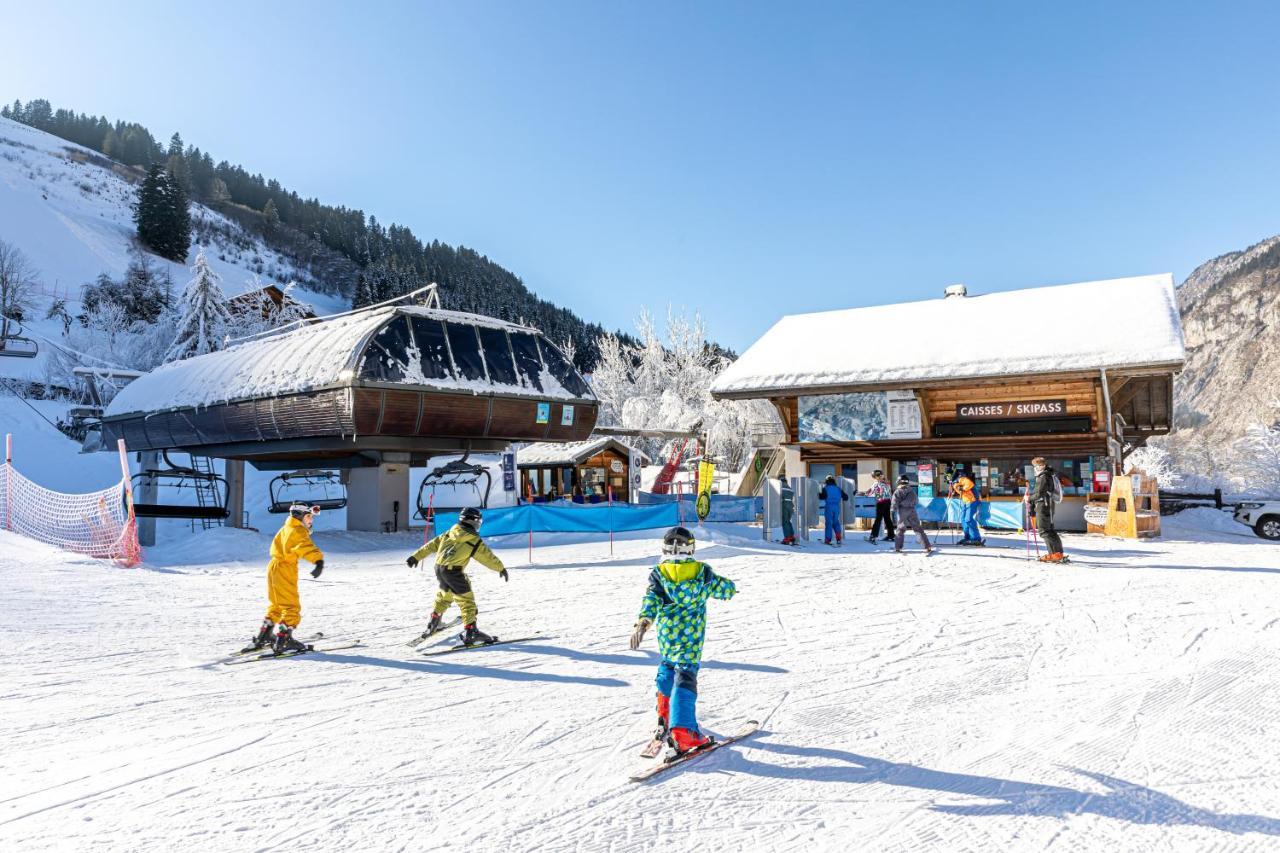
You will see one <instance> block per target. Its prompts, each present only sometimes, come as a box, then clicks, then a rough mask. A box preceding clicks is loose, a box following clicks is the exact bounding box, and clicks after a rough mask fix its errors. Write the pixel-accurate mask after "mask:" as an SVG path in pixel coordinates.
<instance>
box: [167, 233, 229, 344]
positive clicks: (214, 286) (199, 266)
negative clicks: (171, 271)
mask: <svg viewBox="0 0 1280 853" xmlns="http://www.w3.org/2000/svg"><path fill="white" fill-rule="evenodd" d="M191 271H192V272H193V273H195V276H194V277H193V278H192V279H191V281H190V283H189V284H187V288H186V290H184V291H183V293H182V300H181V301H180V303H179V305H178V310H179V317H178V333H177V334H176V335H175V336H174V338H173V343H172V344H171V345H170V346H169V349H168V351H167V352H165V354H164V360H165V361H166V362H169V361H176V360H178V359H180V358H190V357H191V356H195V355H204V354H205V353H207V352H213V351H214V350H216V349H218V347H219V345H220V343H221V340H222V335H223V333H224V332H225V330H226V328H227V326H228V325H230V323H231V315H230V313H229V312H228V311H227V300H226V297H225V296H224V295H223V293H222V287H221V286H220V285H219V284H218V281H219V278H218V274H217V273H215V272H214V271H213V269H212V268H211V267H210V266H209V262H208V261H207V260H205V257H204V250H201V251H200V252H199V253H198V254H197V255H196V263H195V266H193V267H192V268H191Z"/></svg>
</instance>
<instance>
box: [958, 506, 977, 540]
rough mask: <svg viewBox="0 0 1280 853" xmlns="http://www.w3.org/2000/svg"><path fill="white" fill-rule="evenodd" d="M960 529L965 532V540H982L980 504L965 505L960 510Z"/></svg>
mask: <svg viewBox="0 0 1280 853" xmlns="http://www.w3.org/2000/svg"><path fill="white" fill-rule="evenodd" d="M960 529H961V530H963V531H964V538H965V539H969V540H972V541H977V540H979V539H981V538H982V531H980V530H979V529H978V502H977V501H974V502H973V503H968V504H965V505H964V506H962V507H961V509H960Z"/></svg>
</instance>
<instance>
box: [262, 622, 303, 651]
mask: <svg viewBox="0 0 1280 853" xmlns="http://www.w3.org/2000/svg"><path fill="white" fill-rule="evenodd" d="M271 651H273V652H275V653H276V654H278V655H283V654H297V653H298V652H309V651H311V647H310V646H308V645H307V644H306V643H302V642H299V641H298V640H295V639H294V638H293V629H292V628H290V627H289V626H288V625H285V624H284V623H283V622H282V623H280V629H279V630H278V631H276V640H275V642H274V643H273V644H272V645H271Z"/></svg>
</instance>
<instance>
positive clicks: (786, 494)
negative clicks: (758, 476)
mask: <svg viewBox="0 0 1280 853" xmlns="http://www.w3.org/2000/svg"><path fill="white" fill-rule="evenodd" d="M778 504H779V510H780V512H779V514H780V515H781V516H782V544H783V545H794V544H796V527H795V524H794V523H792V518H793V517H794V516H795V514H796V492H795V489H793V488H791V485H790V484H789V483H788V482H787V475H786V474H779V475H778Z"/></svg>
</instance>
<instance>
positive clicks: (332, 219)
mask: <svg viewBox="0 0 1280 853" xmlns="http://www.w3.org/2000/svg"><path fill="white" fill-rule="evenodd" d="M0 116H4V117H5V118H10V119H13V120H14V121H19V122H22V123H23V124H26V125H29V126H31V127H34V128H37V129H39V130H43V131H45V132H47V133H52V134H54V135H55V136H58V137H60V138H62V139H65V140H67V141H68V142H73V143H75V144H77V145H81V146H84V147H85V148H88V149H90V150H93V151H97V152H99V153H101V154H103V155H105V156H107V157H110V158H111V159H112V160H114V161H116V162H118V163H122V164H124V165H126V166H131V167H136V168H137V170H138V177H139V179H141V175H142V174H144V173H145V172H146V171H147V170H148V169H150V167H152V166H155V165H163V166H165V167H166V169H167V170H168V172H169V173H170V174H172V175H174V176H175V177H176V178H177V179H178V180H179V181H181V183H182V185H183V188H184V189H185V191H186V195H187V197H188V198H190V199H191V200H193V201H197V202H200V203H201V204H204V205H206V206H208V207H211V208H213V209H215V210H218V211H219V212H221V213H223V214H225V215H227V216H228V217H230V218H231V219H233V220H235V221H237V222H239V223H240V224H241V225H245V226H252V227H253V229H254V230H256V231H258V232H260V233H261V234H262V237H263V239H264V241H265V242H266V243H267V245H268V246H270V247H271V248H273V249H275V250H276V251H278V252H280V253H281V254H283V255H286V256H288V257H291V258H295V259H297V260H298V261H299V266H306V267H307V268H309V269H320V270H323V271H324V278H325V281H324V285H325V287H326V288H327V289H328V290H329V292H332V293H340V294H342V295H343V296H346V297H349V298H350V299H351V300H352V305H353V307H359V306H361V305H369V304H372V303H375V302H381V301H383V300H386V299H390V298H393V297H395V296H399V295H401V294H403V293H407V292H409V291H411V290H414V289H416V288H419V287H421V286H423V285H425V284H428V283H431V282H435V283H437V284H438V285H439V286H440V292H441V295H442V297H443V300H444V304H445V305H446V307H448V308H450V309H453V310H457V311H469V312H473V313H477V314H486V315H489V316H492V317H499V318H501V319H503V320H510V321H514V322H523V323H528V324H530V325H532V326H535V327H537V328H538V329H540V330H542V332H543V333H545V334H546V335H547V336H548V337H549V338H551V339H552V340H553V341H556V342H557V343H560V344H563V345H565V349H566V351H568V352H571V353H572V357H573V359H574V361H575V363H576V364H577V365H578V367H579V368H581V369H583V370H586V371H590V370H592V369H594V367H595V366H596V364H597V362H598V361H599V358H600V350H599V341H600V339H601V338H602V337H603V336H604V335H605V333H606V330H605V329H604V327H602V326H601V325H600V324H598V323H589V322H587V321H585V320H583V319H582V318H581V317H579V316H578V315H577V314H575V313H574V312H573V311H571V310H569V309H568V308H562V307H560V306H557V305H555V304H554V303H552V302H550V301H548V300H546V299H541V298H539V297H538V296H537V295H536V294H534V293H532V292H531V291H530V290H529V289H528V288H527V287H526V286H525V285H524V282H522V281H521V280H520V278H519V277H518V276H516V275H515V274H514V273H512V272H510V271H509V270H507V269H504V268H503V267H502V266H500V265H499V264H497V263H494V262H493V261H492V260H490V259H489V258H488V257H486V256H485V255H483V254H481V253H480V252H478V251H476V250H474V249H470V248H467V247H465V246H457V247H454V246H450V245H448V244H446V243H441V242H440V241H439V240H431V241H424V240H422V239H420V238H419V237H418V236H416V235H415V234H414V233H413V232H412V231H411V230H410V229H409V228H407V227H405V226H402V225H396V224H391V225H383V224H382V223H380V222H379V221H378V220H377V218H376V217H375V216H372V215H368V216H366V214H365V213H364V211H363V210H360V209H357V208H350V207H345V206H341V205H331V204H324V203H321V202H320V201H319V200H318V199H316V198H303V197H302V196H300V195H299V194H298V193H297V192H296V191H293V190H290V189H287V188H285V187H283V186H281V184H280V182H279V181H277V180H275V179H272V178H266V177H264V176H263V175H261V174H255V173H251V172H249V171H248V170H247V169H245V168H244V167H243V166H240V165H232V164H231V163H229V162H227V161H226V160H221V161H215V159H214V157H213V155H212V154H210V153H209V152H207V151H202V150H201V149H200V148H198V147H196V146H194V145H189V144H186V143H184V141H183V139H182V137H181V135H180V134H178V133H175V134H173V136H172V137H171V138H170V139H169V143H168V145H167V146H166V145H161V144H160V142H159V141H158V140H157V139H156V137H155V135H154V134H152V133H151V131H150V130H148V129H147V128H145V127H143V126H142V125H141V124H138V123H136V122H125V121H111V120H109V119H108V118H106V117H105V116H95V115H89V114H87V113H78V112H76V111H74V110H69V109H64V108H56V109H55V108H54V107H53V105H52V104H51V103H50V102H49V101H47V100H44V99H36V100H32V101H28V102H27V103H25V104H24V103H22V102H21V101H14V102H13V103H12V104H10V105H5V106H4V107H2V108H0ZM618 334H619V335H620V337H621V339H622V340H623V341H624V342H626V343H628V344H636V343H638V341H636V340H635V339H634V338H632V337H630V336H629V335H626V334H624V333H618ZM715 349H716V350H717V352H723V353H725V354H728V353H727V351H723V350H720V349H719V348H718V347H716V348H715Z"/></svg>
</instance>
